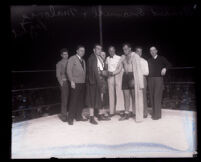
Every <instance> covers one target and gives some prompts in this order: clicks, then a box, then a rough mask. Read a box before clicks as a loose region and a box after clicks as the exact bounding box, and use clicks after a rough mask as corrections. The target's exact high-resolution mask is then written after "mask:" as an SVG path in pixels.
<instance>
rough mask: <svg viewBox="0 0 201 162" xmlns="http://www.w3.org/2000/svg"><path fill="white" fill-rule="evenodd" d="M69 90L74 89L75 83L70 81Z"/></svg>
mask: <svg viewBox="0 0 201 162" xmlns="http://www.w3.org/2000/svg"><path fill="white" fill-rule="evenodd" d="M71 88H73V89H75V82H73V81H71Z"/></svg>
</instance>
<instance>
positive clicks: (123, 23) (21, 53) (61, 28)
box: [10, 4, 199, 86]
mask: <svg viewBox="0 0 201 162" xmlns="http://www.w3.org/2000/svg"><path fill="white" fill-rule="evenodd" d="M198 9H199V6H197V5H196V4H181V5H130V6H129V5H116V6H112V5H102V14H103V16H102V27H103V28H102V29H103V47H104V50H105V51H106V52H107V48H108V46H109V45H114V46H115V47H116V49H117V54H119V55H122V43H124V42H129V43H131V45H132V46H133V47H135V46H142V47H143V57H144V58H146V59H148V58H149V57H150V54H149V48H150V46H152V45H154V46H157V47H158V49H159V54H161V55H163V56H165V57H166V58H167V59H168V60H169V61H170V62H171V63H172V65H173V66H175V67H186V66H195V60H196V59H195V57H197V55H198V53H197V40H196V37H198V34H197V32H198V28H199V27H198ZM10 15H11V17H10V18H11V38H12V40H11V41H12V44H11V51H12V70H55V64H56V63H57V62H58V61H59V60H60V54H59V50H60V49H61V48H64V47H66V48H68V49H69V55H70V56H71V55H73V54H75V48H76V46H77V45H79V44H82V45H84V46H85V47H86V54H85V59H87V58H88V56H89V55H90V54H91V53H92V48H93V45H94V44H95V43H99V40H100V38H99V19H98V6H86V5H85V6H78V5H76V6H75V5H74V6H73V5H71V6H69V5H68V6H65V5H63V6H58V5H56V6H54V5H52V6H51V5H26V6H19V5H17V6H11V7H10ZM12 76H13V77H14V78H13V81H14V82H13V85H18V84H20V83H22V82H24V84H26V85H27V84H28V83H32V82H34V83H35V85H39V83H42V82H45V83H49V85H54V84H55V82H56V78H55V73H54V72H53V73H42V74H41V73H40V74H39V73H26V77H25V74H19V73H17V74H13V75H12ZM22 77H25V78H26V79H22ZM50 78H51V79H50ZM52 78H54V79H52ZM33 80H34V81H33ZM30 86H31V85H30Z"/></svg>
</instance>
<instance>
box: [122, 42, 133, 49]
mask: <svg viewBox="0 0 201 162" xmlns="http://www.w3.org/2000/svg"><path fill="white" fill-rule="evenodd" d="M124 46H128V47H129V48H132V47H131V44H130V43H123V45H122V47H124Z"/></svg>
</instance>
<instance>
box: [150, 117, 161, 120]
mask: <svg viewBox="0 0 201 162" xmlns="http://www.w3.org/2000/svg"><path fill="white" fill-rule="evenodd" d="M160 118H161V117H152V120H159V119H160Z"/></svg>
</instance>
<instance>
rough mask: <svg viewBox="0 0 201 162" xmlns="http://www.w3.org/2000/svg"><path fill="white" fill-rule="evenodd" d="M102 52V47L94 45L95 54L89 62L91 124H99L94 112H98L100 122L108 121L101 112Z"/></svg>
mask: <svg viewBox="0 0 201 162" xmlns="http://www.w3.org/2000/svg"><path fill="white" fill-rule="evenodd" d="M101 52H102V46H101V45H99V44H96V45H94V48H93V53H92V54H91V55H90V56H89V58H88V61H87V77H86V82H87V84H86V85H87V92H86V105H87V107H88V108H89V115H90V119H89V122H90V123H91V124H98V123H97V121H96V120H95V118H94V110H98V115H97V116H98V119H99V120H108V119H106V118H105V117H104V115H103V112H102V111H101V109H102V107H103V103H102V100H101V93H102V90H103V87H104V84H103V83H102V80H101V73H102V71H103V68H104V63H103V61H101V59H100V55H101Z"/></svg>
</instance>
